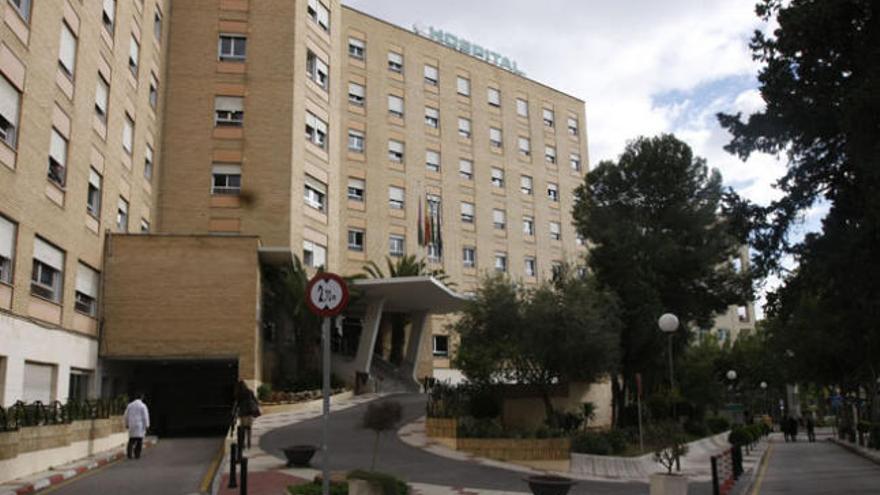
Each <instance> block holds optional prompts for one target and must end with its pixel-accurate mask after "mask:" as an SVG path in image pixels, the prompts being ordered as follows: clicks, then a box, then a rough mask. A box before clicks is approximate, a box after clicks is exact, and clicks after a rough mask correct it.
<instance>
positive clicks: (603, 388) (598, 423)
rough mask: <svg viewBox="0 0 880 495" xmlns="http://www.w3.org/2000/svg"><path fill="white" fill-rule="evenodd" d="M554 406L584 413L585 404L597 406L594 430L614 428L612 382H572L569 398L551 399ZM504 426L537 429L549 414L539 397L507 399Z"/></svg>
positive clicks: (591, 424)
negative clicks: (612, 422) (589, 403)
mask: <svg viewBox="0 0 880 495" xmlns="http://www.w3.org/2000/svg"><path fill="white" fill-rule="evenodd" d="M551 401H552V402H553V407H554V408H555V409H556V410H557V411H560V412H583V404H584V403H585V402H592V403H593V404H594V405H595V406H596V417H595V418H594V419H593V420H592V421H590V423H589V426H590V427H591V428H608V427H610V426H611V414H612V410H611V382H610V381H608V380H603V381H600V382H598V383H594V384H589V383H571V384H569V386H568V394H567V395H557V396H551ZM503 415H504V424H505V425H506V426H509V427H515V428H537V427H539V426H541V425H542V424H544V418H545V417H546V413H545V411H544V402H543V400H542V399H541V398H540V397H527V398H517V399H505V400H504V412H503Z"/></svg>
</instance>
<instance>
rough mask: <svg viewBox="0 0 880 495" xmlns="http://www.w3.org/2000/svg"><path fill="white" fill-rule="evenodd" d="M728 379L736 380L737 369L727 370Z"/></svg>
mask: <svg viewBox="0 0 880 495" xmlns="http://www.w3.org/2000/svg"><path fill="white" fill-rule="evenodd" d="M727 379H728V380H730V381H734V380H736V371H734V370H729V371H728V372H727Z"/></svg>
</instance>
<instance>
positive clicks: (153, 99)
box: [149, 72, 159, 108]
mask: <svg viewBox="0 0 880 495" xmlns="http://www.w3.org/2000/svg"><path fill="white" fill-rule="evenodd" d="M149 102H150V106H151V107H153V108H156V105H157V104H159V79H157V78H156V74H153V73H152V72H150V95H149Z"/></svg>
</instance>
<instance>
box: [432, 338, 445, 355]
mask: <svg viewBox="0 0 880 495" xmlns="http://www.w3.org/2000/svg"><path fill="white" fill-rule="evenodd" d="M431 337H432V340H433V350H434V355H435V356H437V357H448V356H449V336H448V335H432V336H431Z"/></svg>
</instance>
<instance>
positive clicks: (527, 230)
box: [523, 216, 535, 237]
mask: <svg viewBox="0 0 880 495" xmlns="http://www.w3.org/2000/svg"><path fill="white" fill-rule="evenodd" d="M523 234H525V235H527V236H529V237H531V236H534V235H535V218H534V217H529V216H525V217H523Z"/></svg>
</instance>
